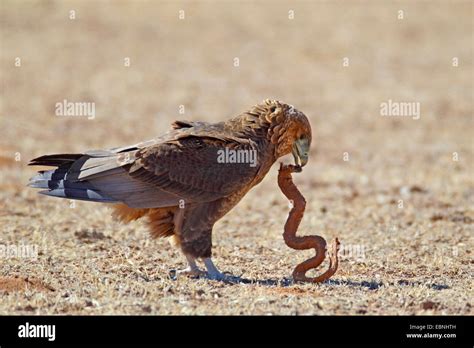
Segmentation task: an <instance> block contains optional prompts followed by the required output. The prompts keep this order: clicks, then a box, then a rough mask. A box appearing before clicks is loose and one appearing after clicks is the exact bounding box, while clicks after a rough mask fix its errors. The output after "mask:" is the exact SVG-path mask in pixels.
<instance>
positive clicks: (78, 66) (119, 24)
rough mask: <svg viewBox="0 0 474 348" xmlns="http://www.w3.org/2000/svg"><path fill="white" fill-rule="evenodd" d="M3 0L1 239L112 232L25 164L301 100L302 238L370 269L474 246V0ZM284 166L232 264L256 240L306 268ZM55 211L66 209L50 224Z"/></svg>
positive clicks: (237, 234) (242, 211) (260, 194)
mask: <svg viewBox="0 0 474 348" xmlns="http://www.w3.org/2000/svg"><path fill="white" fill-rule="evenodd" d="M0 6H1V13H0V29H1V32H0V34H1V37H0V38H1V40H0V44H1V52H0V64H1V67H0V73H1V103H0V115H1V119H0V129H1V132H2V136H1V138H0V169H1V173H0V178H1V181H0V210H3V213H2V216H1V217H0V218H1V220H0V223H2V224H3V226H2V228H3V231H2V235H1V236H2V238H3V240H4V241H16V240H18V238H24V239H25V240H29V241H30V242H32V241H34V238H40V237H41V238H43V239H42V240H44V238H46V242H45V243H46V244H48V243H54V244H57V245H61V242H60V241H61V240H62V238H64V239H65V240H66V239H68V238H70V235H69V237H68V235H67V234H64V233H63V232H62V230H61V227H58V226H61V224H60V223H64V224H67V223H69V222H71V221H74V222H75V223H76V224H77V225H76V226H82V224H84V226H83V227H84V228H89V227H88V226H90V225H91V221H93V224H92V225H93V226H95V227H96V228H99V229H100V228H102V229H104V228H105V227H104V226H103V224H101V222H102V221H103V216H104V214H106V213H105V212H106V210H105V209H106V208H104V207H102V206H98V205H95V204H88V203H82V202H78V206H79V207H80V208H81V209H78V210H74V211H67V212H66V211H64V210H61V209H63V208H61V209H59V208H56V207H57V205H61V206H62V207H64V204H69V203H64V202H59V201H57V200H53V199H49V198H44V197H39V196H37V195H36V192H35V191H34V190H31V189H25V184H26V183H27V180H28V178H29V177H30V176H31V175H32V174H33V172H34V170H33V168H28V167H26V164H27V162H28V161H29V160H30V159H32V158H34V157H36V156H39V155H42V154H48V153H64V152H81V151H84V150H88V149H95V148H109V147H115V146H120V145H127V144H133V143H135V142H138V141H141V140H146V139H150V138H153V137H155V136H157V135H159V134H161V133H162V132H164V131H166V130H167V129H168V128H169V124H170V123H171V122H172V121H173V120H175V119H187V120H204V121H210V122H217V121H222V120H225V119H227V118H230V117H232V116H235V115H237V114H239V113H241V112H243V111H245V110H247V109H249V108H250V107H251V106H252V105H254V104H257V103H260V102H261V101H262V100H263V99H266V98H270V99H279V100H282V101H284V102H286V103H289V104H292V105H294V106H295V107H296V108H297V109H299V110H301V111H303V112H304V113H305V114H306V115H307V116H308V117H309V118H310V121H311V123H312V127H313V139H314V142H313V145H312V149H311V154H310V162H309V164H308V166H307V167H306V168H305V172H303V174H301V175H299V176H297V177H295V181H296V182H297V184H298V185H299V187H300V188H301V190H302V191H303V194H304V195H305V196H306V198H307V200H308V201H309V205H308V208H307V212H306V216H305V220H304V221H303V224H302V227H301V228H300V230H301V231H302V233H304V232H305V231H306V232H307V233H310V232H311V231H315V232H316V231H318V230H319V231H320V233H322V234H323V235H325V236H326V237H328V238H330V237H332V236H334V235H336V234H337V235H339V236H340V238H341V239H345V240H346V242H348V243H353V244H357V245H364V246H365V247H366V250H370V252H368V255H369V256H367V258H368V261H367V262H369V263H371V267H372V266H374V265H376V266H377V265H378V266H380V267H382V268H383V266H384V265H385V266H386V262H390V260H389V259H390V258H392V259H393V260H398V261H400V255H402V254H403V253H407V254H406V255H407V256H406V257H407V259H409V260H413V259H418V260H423V257H430V255H429V254H430V252H428V251H426V250H424V249H422V247H423V246H426V247H427V248H428V247H430V246H432V245H433V243H434V242H433V241H438V242H439V243H441V244H436V245H440V246H441V248H442V250H443V251H442V253H444V254H443V255H445V254H446V255H448V256H449V257H451V261H450V262H452V265H451V266H452V267H453V269H464V268H463V267H467V266H468V265H467V264H466V263H464V261H463V260H459V259H458V258H457V257H454V256H453V254H452V252H451V248H453V247H456V248H459V250H460V251H459V252H460V253H461V255H464V257H468V256H469V255H468V254H466V253H468V250H469V249H472V248H471V247H470V246H472V237H471V236H472V221H473V220H472V219H473V218H474V215H473V209H472V208H473V193H474V185H473V175H472V174H473V169H474V168H473V161H472V160H473V154H474V146H473V81H474V78H473V77H474V76H473V19H472V18H473V17H472V16H473V3H472V2H470V1H451V2H447V1H430V2H428V1H390V2H380V1H352V2H342V1H341V2H340V1H334V2H326V1H260V2H254V1H210V0H209V1H178V2H175V1H104V0H100V1H5V0H4V1H2V2H1V5H0ZM72 17H74V18H72ZM18 58H19V59H20V62H21V64H20V66H18V62H19V61H18ZM128 59H129V63H130V64H129V66H126V65H127V64H125V63H126V61H128ZM64 99H66V100H68V101H72V102H94V103H95V112H96V115H95V118H94V119H87V117H58V116H56V115H55V104H56V103H58V102H62V101H63V100H64ZM389 99H390V100H392V101H398V102H416V103H419V105H420V118H419V119H417V120H415V119H413V118H412V117H384V116H381V114H380V105H381V103H384V102H387V101H388V100H389ZM276 173H277V170H276V167H275V169H274V170H272V171H271V172H270V173H269V175H268V177H267V178H266V179H265V180H264V182H263V183H262V184H261V185H260V186H259V187H257V188H255V189H254V190H252V191H251V192H250V193H249V194H248V195H247V197H245V198H244V200H243V202H242V203H241V204H240V205H239V206H238V207H237V208H236V209H234V210H233V211H232V212H231V213H230V214H229V215H227V216H226V217H225V218H224V219H223V220H222V222H219V224H218V226H217V227H216V228H217V229H218V230H220V232H218V233H217V234H216V239H215V240H216V243H217V244H219V245H220V247H221V248H224V249H225V250H221V251H220V255H221V256H222V257H223V259H221V262H218V263H220V264H221V265H222V267H221V268H223V269H224V270H226V268H227V269H228V268H230V267H240V266H232V265H229V263H226V261H225V256H224V255H225V254H226V253H230V254H231V255H232V253H233V252H235V253H242V252H243V250H244V246H245V245H248V246H249V257H251V256H250V255H254V254H255V253H257V251H256V249H255V248H256V247H254V245H255V243H257V244H258V245H260V246H261V247H262V248H264V249H265V248H270V247H272V248H276V249H277V250H281V253H283V254H281V255H280V256H278V259H279V260H280V259H281V260H287V261H281V262H283V265H286V266H285V267H286V268H282V270H281V271H282V272H283V273H282V274H286V273H288V272H289V270H290V269H292V268H291V267H292V265H296V263H295V262H296V261H295V260H294V259H292V258H293V256H294V254H292V251H288V250H286V249H287V248H286V246H284V244H283V241H282V238H281V235H280V232H279V231H280V230H281V229H282V227H283V224H284V220H285V218H286V212H287V208H286V202H285V200H284V199H283V197H282V195H281V194H280V192H279V191H278V190H277V189H276ZM400 199H402V200H404V207H403V209H402V208H400V207H399V200H400ZM256 202H258V204H256ZM25 203H27V204H25ZM275 205H277V207H275ZM272 209H273V210H272ZM44 211H49V212H56V213H57V215H54V214H53V213H51V214H50V215H49V218H48V219H46V218H45V217H44V216H43V215H44V214H43V213H42V212H44ZM274 212H277V214H276V215H272V214H273V213H274ZM86 217H87V220H88V221H87V223H86V222H84V221H85V219H86ZM44 220H48V221H44ZM107 221H108V220H107ZM246 222H250V223H246ZM38 224H39V226H38ZM255 224H258V225H259V226H261V228H262V231H261V232H259V233H256V232H255V231H254V226H255ZM81 228H82V227H81ZM114 228H115V229H118V232H113V231H112V230H111V231H108V232H104V233H106V234H107V233H110V234H111V235H113V234H114V233H119V234H118V235H120V233H122V234H123V235H122V236H123V237H124V238H125V236H127V238H135V237H136V241H137V243H138V240H141V239H144V238H147V237H146V235H145V233H146V232H144V228H141V229H142V231H140V233H138V234H136V235H135V234H134V233H135V232H132V231H131V230H132V229H131V228H130V229H127V230H123V231H122V230H120V228H119V227H114ZM34 231H36V232H37V233H38V234H39V236H36V237H34V234H32V232H34ZM120 231H122V232H120ZM387 231H395V232H396V233H390V232H387ZM20 236H21V237H20ZM32 236H33V237H32ZM413 236H417V237H413ZM260 237H262V238H261V240H257V239H258V238H260ZM31 238H33V239H31ZM48 238H50V239H48ZM140 238H141V239H140ZM235 238H240V239H235ZM412 238H418V239H416V240H412ZM65 240H64V242H65ZM410 241H413V243H411V244H410ZM58 243H59V244H58ZM78 243H79V242H78ZM157 243H161V242H157ZM407 243H408V244H407ZM443 243H444V244H443ZM159 245H162V244H159ZM237 245H238V246H239V248H238V250H237V251H236V250H235V248H236V246H237ZM374 245H375V246H374ZM407 245H410V247H408V246H407ZM74 247H75V248H79V249H78V250H80V248H81V247H87V246H80V245H75V246H74ZM150 248H151V247H150ZM226 248H227V249H226ZM252 248H253V249H252ZM420 248H421V249H420ZM155 249H157V247H156V245H155ZM265 250H267V249H265ZM427 250H428V249H427ZM456 250H458V249H456ZM89 252H91V250H89ZM150 252H151V249H150ZM167 252H168V251H167ZM259 252H262V253H264V254H262V255H266V254H265V251H259ZM463 252H464V254H463ZM58 253H59V251H58ZM163 253H164V252H163ZM271 253H274V252H271V251H269V252H268V255H266V256H261V257H262V258H265V259H270V258H271V257H272V256H271ZM285 253H287V254H285ZM163 255H165V254H163ZM218 255H219V254H218ZM239 255H240V254H239ZM282 255H286V256H282ZM403 255H405V254H403ZM446 255H445V256H446ZM234 256H235V255H234ZM57 257H58V258H59V257H60V255H59V254H58V255H57ZM177 257H178V256H177ZM218 257H219V256H218ZM285 257H286V258H285ZM163 258H165V256H163ZM402 259H403V257H402ZM218 260H219V259H218ZM11 262H13V261H11ZM245 262H248V260H247V261H245ZM275 262H277V261H275ZM278 262H280V261H278ZM285 262H287V263H285ZM411 262H412V261H410V262H408V264H411ZM420 262H421V261H420ZM436 262H438V263H439V264H438V263H436ZM436 262H435V261H433V260H431V259H427V260H424V261H423V262H422V263H424V264H428V265H430V267H429V270H426V269H425V270H424V271H426V272H427V273H426V274H427V275H426V276H427V277H429V274H436V271H435V269H436V268H437V267H438V269H439V267H440V265H444V266H442V267H445V264H449V262H448V261H446V258H443V259H441V260H438V261H436ZM234 264H235V263H234ZM244 264H245V263H244V262H243V263H242V267H244V266H243V265H244ZM15 265H16V266H15ZM279 265H282V264H281V263H279ZM23 266H24V264H23ZM168 266H169V264H168ZM359 266H360V265H357V264H356V265H352V266H349V265H347V267H348V268H347V267H346V272H347V273H346V275H347V274H358V275H359V276H361V275H363V274H364V272H365V271H364V269H365V268H364V269H361V268H357V267H359ZM5 267H7V266H5ZM8 267H13V269H15V267H19V264H14V263H12V264H10V266H8ZM8 267H7V268H4V270H3V273H5V274H6V273H8V272H10V271H11V268H8ZM45 267H46V266H45ZM78 267H79V265H78ZM262 267H263V266H262V264H258V265H257V266H256V270H255V272H257V273H255V274H257V276H259V275H258V274H259V273H258V272H264V271H265V269H264V268H262ZM350 267H354V268H352V269H351V268H350ZM374 267H375V266H374ZM417 267H418V266H417ZM446 267H447V266H446ZM259 268H260V269H259ZM258 269H259V270H258ZM23 270H24V272H32V273H34V272H36V271H35V270H34V268H31V269H28V270H25V268H24V267H23ZM230 270H231V271H235V272H236V273H238V272H239V271H240V269H230ZM272 270H273V272H276V270H274V269H272ZM285 270H286V273H285V272H284V271H285ZM267 271H268V269H267ZM19 272H20V271H19ZM367 272H368V271H367ZM400 272H402V273H403V271H402V270H400ZM402 273H400V274H402ZM366 275H367V277H369V278H370V277H372V276H374V275H373V274H371V273H370V272H369V273H367V274H366ZM260 276H262V277H264V275H260ZM341 276H344V273H342V274H341ZM404 277H408V276H407V275H406V274H405V275H404ZM445 280H446V279H445ZM446 281H448V280H446ZM440 301H441V300H440ZM446 306H447V308H450V309H449V310H450V311H451V312H459V311H462V310H467V309H466V308H467V307H462V306H461V305H459V306H461V307H453V306H454V305H453V306H450V305H446ZM463 308H464V309H463ZM469 308H470V307H469ZM418 309H419V306H418V305H417V306H416V310H418ZM416 310H415V309H414V311H416ZM408 312H410V311H408Z"/></svg>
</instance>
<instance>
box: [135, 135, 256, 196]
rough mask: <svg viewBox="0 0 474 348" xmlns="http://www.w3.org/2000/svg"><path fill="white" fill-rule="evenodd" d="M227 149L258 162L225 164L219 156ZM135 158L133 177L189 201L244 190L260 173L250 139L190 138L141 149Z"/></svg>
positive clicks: (227, 194)
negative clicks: (220, 160)
mask: <svg viewBox="0 0 474 348" xmlns="http://www.w3.org/2000/svg"><path fill="white" fill-rule="evenodd" d="M226 148H227V149H228V150H230V152H232V151H234V154H240V156H241V158H240V159H241V160H242V159H247V160H250V159H251V158H250V157H248V156H254V157H253V158H254V159H255V161H256V162H254V163H249V161H246V162H245V163H225V162H224V163H221V162H219V161H218V159H219V155H220V156H225V149H226ZM251 151H253V154H251ZM228 153H229V152H228ZM135 156H136V160H135V162H134V163H133V164H132V165H131V166H130V169H129V174H130V176H131V177H132V178H134V179H137V180H140V181H142V182H146V183H149V184H152V185H153V186H155V187H158V188H160V189H161V190H163V191H166V192H169V193H172V194H174V195H176V196H178V197H181V199H184V200H187V201H189V202H208V201H213V200H216V199H219V198H222V197H226V196H229V195H230V194H232V193H233V192H236V191H240V190H241V189H242V188H244V187H245V186H247V185H249V183H250V182H251V181H252V180H254V179H255V177H256V175H257V172H258V170H259V165H258V163H257V151H256V148H255V145H254V143H253V142H252V141H249V140H247V139H246V140H240V141H238V140H236V139H232V140H231V139H228V138H227V139H220V138H216V137H213V136H202V135H201V136H195V135H187V136H185V137H182V138H180V139H178V140H176V141H170V142H165V143H161V144H157V145H154V146H150V147H146V148H144V149H141V150H139V151H137V153H136V154H135ZM244 157H245V158H244Z"/></svg>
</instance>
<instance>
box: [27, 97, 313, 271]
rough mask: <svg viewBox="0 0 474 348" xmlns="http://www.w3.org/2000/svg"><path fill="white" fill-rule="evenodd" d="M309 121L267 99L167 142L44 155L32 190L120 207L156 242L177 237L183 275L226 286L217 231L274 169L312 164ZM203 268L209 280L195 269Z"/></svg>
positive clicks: (118, 211) (177, 129)
mask: <svg viewBox="0 0 474 348" xmlns="http://www.w3.org/2000/svg"><path fill="white" fill-rule="evenodd" d="M310 144H311V126H310V124H309V121H308V119H307V118H306V116H305V115H304V114H303V113H302V112H300V111H298V110H296V109H295V108H293V106H291V105H288V104H284V103H282V102H279V101H275V100H265V101H264V102H263V103H262V104H259V105H256V106H254V107H252V108H251V109H250V110H249V111H246V112H244V113H242V114H241V115H239V116H237V117H234V118H232V119H230V120H228V121H225V122H219V123H208V122H195V121H192V122H189V121H175V122H174V123H173V124H172V128H171V129H170V130H169V131H168V132H166V133H165V134H164V135H162V136H160V137H158V138H155V139H153V140H149V141H145V142H142V143H139V144H136V145H132V146H126V147H119V148H113V149H110V150H94V151H88V152H84V153H80V154H57V155H46V156H41V157H38V158H35V159H33V160H32V161H31V162H30V163H29V164H30V165H41V166H55V167H57V168H56V169H53V170H48V171H39V172H38V174H37V175H36V176H34V177H32V178H31V179H30V183H29V186H31V187H34V188H41V189H45V190H43V191H40V193H42V194H46V195H48V196H54V197H61V198H68V199H79V200H86V201H93V202H103V203H114V204H116V205H115V206H114V209H115V211H114V216H116V217H117V218H119V219H120V220H121V221H124V222H129V221H132V220H136V219H139V218H142V217H146V218H147V220H148V224H149V227H150V230H151V234H152V236H154V237H166V236H172V237H173V239H174V242H175V243H176V244H177V245H179V246H180V248H181V250H182V251H183V253H184V255H185V256H186V259H187V260H188V262H189V267H188V268H186V269H185V270H183V271H180V272H186V273H188V274H192V275H206V276H208V277H209V278H211V279H223V278H224V275H223V274H222V273H220V272H219V271H218V270H217V268H216V267H215V266H214V264H213V262H212V260H211V249H212V228H213V226H214V224H215V223H216V221H217V220H219V219H220V218H222V217H223V216H224V215H225V214H226V213H227V212H228V211H230V210H231V209H232V208H233V207H234V206H235V205H236V204H237V203H238V202H239V201H240V200H241V199H242V197H243V196H244V195H245V194H246V193H247V192H248V191H249V190H250V189H251V188H252V187H254V186H255V185H257V184H258V183H260V182H261V181H262V179H263V178H264V177H265V175H266V174H267V172H268V171H269V170H270V168H271V166H272V165H273V163H274V162H275V161H276V160H277V159H278V158H279V157H281V156H284V155H287V154H289V153H293V156H294V159H295V164H296V165H299V166H304V165H305V164H306V163H307V161H308V152H309V147H310ZM197 258H200V259H202V260H203V261H204V265H205V267H206V269H207V273H206V272H203V271H201V270H200V269H199V267H198V266H197V265H196V259H197Z"/></svg>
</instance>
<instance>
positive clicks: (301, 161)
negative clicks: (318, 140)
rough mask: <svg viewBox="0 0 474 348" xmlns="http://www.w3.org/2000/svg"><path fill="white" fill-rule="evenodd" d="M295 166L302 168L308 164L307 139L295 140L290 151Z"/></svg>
mask: <svg viewBox="0 0 474 348" xmlns="http://www.w3.org/2000/svg"><path fill="white" fill-rule="evenodd" d="M292 153H293V157H294V159H295V165H297V166H301V167H304V166H305V165H306V163H308V153H309V142H308V139H305V138H302V139H298V140H295V142H294V143H293V149H292Z"/></svg>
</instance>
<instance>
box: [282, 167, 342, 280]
mask: <svg viewBox="0 0 474 348" xmlns="http://www.w3.org/2000/svg"><path fill="white" fill-rule="evenodd" d="M301 171H302V168H301V166H298V165H292V164H283V163H280V169H279V171H278V186H279V187H280V190H281V191H282V192H283V194H284V195H285V196H286V198H287V199H288V200H289V201H290V202H291V203H292V208H291V210H290V212H289V214H288V218H287V220H286V222H285V227H284V232H283V239H284V241H285V244H286V245H287V246H289V247H290V248H292V249H295V250H307V249H311V248H314V250H315V253H316V255H315V256H313V257H311V258H309V259H308V260H306V261H304V262H302V263H300V264H299V265H297V266H296V267H295V269H294V270H293V274H292V275H293V280H294V281H295V282H308V283H320V282H323V281H325V280H327V279H329V278H330V277H331V276H332V275H334V273H336V271H337V268H338V264H339V259H338V255H337V254H338V251H339V246H340V243H339V240H338V238H337V237H336V238H334V239H333V240H332V242H331V245H330V246H329V249H328V250H327V251H328V253H327V254H328V256H329V268H328V269H327V270H326V271H325V272H324V273H323V274H321V275H319V276H316V277H307V276H306V273H307V272H308V271H309V270H310V269H315V268H318V267H319V266H320V265H321V263H322V262H323V261H324V259H325V258H326V247H327V243H326V240H325V239H324V238H323V237H321V236H317V235H312V236H302V237H298V236H296V232H297V231H298V227H299V225H300V222H301V220H302V218H303V215H304V211H305V208H306V200H305V198H304V197H303V195H302V194H301V192H300V191H299V190H298V188H297V187H296V185H295V184H294V183H293V179H292V176H291V174H292V173H299V172H301Z"/></svg>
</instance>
